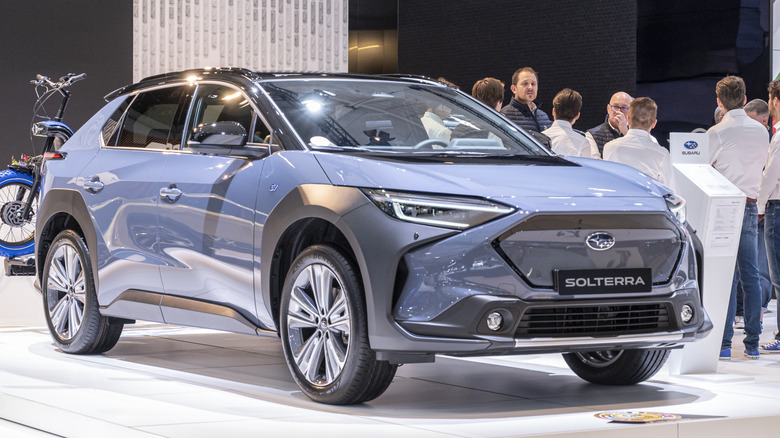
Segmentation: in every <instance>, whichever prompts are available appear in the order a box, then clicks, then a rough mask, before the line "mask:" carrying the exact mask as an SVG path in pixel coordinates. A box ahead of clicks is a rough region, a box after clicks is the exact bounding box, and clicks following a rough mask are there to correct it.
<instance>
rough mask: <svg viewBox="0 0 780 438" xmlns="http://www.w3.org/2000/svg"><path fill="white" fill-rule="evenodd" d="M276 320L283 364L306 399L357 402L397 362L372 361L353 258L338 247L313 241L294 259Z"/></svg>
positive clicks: (384, 381)
mask: <svg viewBox="0 0 780 438" xmlns="http://www.w3.org/2000/svg"><path fill="white" fill-rule="evenodd" d="M326 292H327V293H326ZM279 321H280V328H281V334H280V335H281V338H282V348H283V350H284V356H285V359H286V360H287V365H288V366H289V368H290V372H291V374H292V376H293V378H294V379H295V382H296V383H297V384H298V386H299V387H300V388H301V390H302V391H303V392H304V393H305V394H306V395H307V396H308V397H309V398H311V399H312V400H314V401H317V402H320V403H327V404H334V405H346V404H356V403H362V402H365V401H369V400H372V399H374V398H376V397H378V396H380V395H381V394H382V393H383V392H384V391H385V390H386V389H387V387H388V386H389V385H390V383H391V382H392V380H393V376H395V371H396V368H397V365H391V364H390V363H388V362H386V361H377V360H376V354H375V353H374V351H372V350H371V349H370V347H369V343H368V324H367V318H366V310H365V297H364V295H363V287H362V283H361V280H360V277H359V274H358V271H357V269H356V268H355V266H354V263H352V262H351V261H350V259H348V258H347V257H345V256H344V255H343V254H342V253H341V252H340V251H339V250H337V249H335V248H333V247H331V246H327V245H315V246H311V247H309V248H307V249H306V250H304V251H303V252H302V253H301V254H300V255H299V256H298V257H297V258H296V259H295V261H294V262H293V264H292V266H291V268H290V270H289V271H288V274H287V277H286V279H285V283H284V289H283V291H282V300H281V306H280V318H279Z"/></svg>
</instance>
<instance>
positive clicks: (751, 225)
mask: <svg viewBox="0 0 780 438" xmlns="http://www.w3.org/2000/svg"><path fill="white" fill-rule="evenodd" d="M715 93H716V94H717V96H718V99H717V102H718V107H720V108H721V110H722V111H723V113H724V115H723V119H722V120H721V122H720V123H718V124H717V125H715V126H713V127H712V128H710V129H709V130H707V133H708V134H709V138H710V163H711V164H712V166H713V167H714V168H715V170H717V171H718V172H720V173H721V174H722V175H723V176H725V177H726V178H727V179H728V180H729V181H731V183H732V184H734V185H735V186H737V187H738V188H739V189H740V190H742V192H743V193H745V196H747V202H746V203H745V212H744V215H743V219H742V232H741V235H740V238H739V249H738V250H737V266H736V270H735V272H734V282H733V285H732V288H731V298H730V299H729V309H728V314H727V315H726V326H725V329H724V331H723V340H722V341H721V352H720V358H721V359H724V360H728V359H731V338H732V337H733V336H734V326H733V321H734V316H735V315H736V309H737V305H736V301H737V300H736V298H737V282H738V281H742V290H743V292H744V295H745V298H744V302H745V305H744V313H745V333H746V334H747V336H746V337H745V340H744V343H745V356H746V357H747V358H748V359H758V358H759V350H758V338H759V336H760V335H761V285H760V283H759V281H760V279H759V270H758V206H757V205H756V198H757V197H758V189H759V186H760V185H761V174H762V170H763V168H764V164H765V163H766V159H767V155H768V154H769V138H768V136H767V134H766V128H764V127H763V126H761V123H759V122H757V121H755V120H753V119H751V118H750V117H748V115H747V114H746V113H745V110H744V109H742V107H743V105H745V102H747V98H746V97H745V82H744V81H743V80H742V78H739V77H737V76H726V77H725V78H723V79H721V80H720V81H718V84H717V85H716V87H715Z"/></svg>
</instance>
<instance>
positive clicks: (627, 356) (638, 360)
mask: <svg viewBox="0 0 780 438" xmlns="http://www.w3.org/2000/svg"><path fill="white" fill-rule="evenodd" d="M668 357H669V350H666V349H648V350H603V351H590V352H587V353H565V354H564V355H563V359H564V360H565V361H566V364H567V365H569V368H571V370H572V371H574V373H575V374H577V375H578V376H580V377H581V378H582V379H584V380H587V381H588V382H591V383H598V384H600V385H633V384H635V383H639V382H643V381H645V380H647V379H649V378H651V377H653V376H654V375H655V373H657V372H658V370H660V369H661V367H662V366H663V365H664V363H665V362H666V359H667V358H668Z"/></svg>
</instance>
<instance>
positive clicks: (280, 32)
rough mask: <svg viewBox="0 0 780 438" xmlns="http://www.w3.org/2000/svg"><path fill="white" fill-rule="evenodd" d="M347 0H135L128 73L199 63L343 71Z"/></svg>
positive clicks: (137, 74) (155, 71) (345, 64)
mask: <svg viewBox="0 0 780 438" xmlns="http://www.w3.org/2000/svg"><path fill="white" fill-rule="evenodd" d="M348 4H349V1H348V0H133V80H135V81H138V80H140V79H141V78H144V77H146V76H149V75H153V74H159V73H165V72H168V71H175V70H184V69H189V68H199V67H206V66H211V67H246V68H249V69H252V70H264V71H329V72H346V71H347V68H348V59H347V56H348V48H347V44H348V19H349V13H348Z"/></svg>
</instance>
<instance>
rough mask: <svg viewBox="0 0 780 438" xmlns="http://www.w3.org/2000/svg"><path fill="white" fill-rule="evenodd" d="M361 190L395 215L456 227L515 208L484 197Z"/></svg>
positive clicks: (424, 222) (425, 222)
mask: <svg viewBox="0 0 780 438" xmlns="http://www.w3.org/2000/svg"><path fill="white" fill-rule="evenodd" d="M362 190H363V193H365V195H366V196H368V198H369V199H371V201H373V202H374V204H376V206H377V207H379V208H380V209H381V210H382V211H384V212H385V213H387V215H389V216H392V217H394V218H396V219H400V220H402V221H407V222H415V223H418V224H425V225H433V226H436V227H445V228H454V229H457V230H465V229H467V228H471V227H474V226H477V225H480V224H483V223H485V222H487V221H490V220H493V219H495V218H497V217H500V216H503V215H506V214H509V213H512V212H513V211H515V209H514V208H512V207H508V206H506V205H502V204H497V203H494V202H490V201H487V200H484V199H474V198H461V197H454V196H437V195H428V194H420V193H406V192H395V191H391V190H382V189H362Z"/></svg>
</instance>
